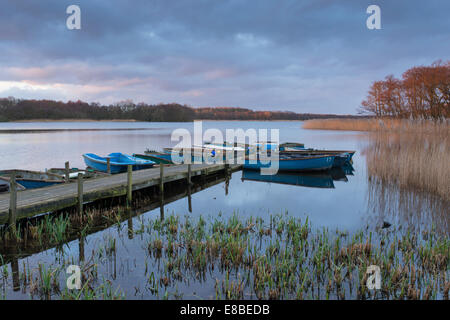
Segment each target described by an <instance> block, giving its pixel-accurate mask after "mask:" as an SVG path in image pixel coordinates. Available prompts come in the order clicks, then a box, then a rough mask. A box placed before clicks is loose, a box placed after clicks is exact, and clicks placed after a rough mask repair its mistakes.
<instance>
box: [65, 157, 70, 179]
mask: <svg viewBox="0 0 450 320" xmlns="http://www.w3.org/2000/svg"><path fill="white" fill-rule="evenodd" d="M64 166H65V178H66V182H69V180H70V164H69V161H66V163H65V165H64Z"/></svg>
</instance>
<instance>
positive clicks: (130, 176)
mask: <svg viewBox="0 0 450 320" xmlns="http://www.w3.org/2000/svg"><path fill="white" fill-rule="evenodd" d="M132 200H133V166H132V165H131V164H129V165H128V171H127V206H131V202H132Z"/></svg>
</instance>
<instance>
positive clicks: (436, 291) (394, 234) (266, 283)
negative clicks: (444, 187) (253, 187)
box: [0, 212, 450, 299]
mask: <svg viewBox="0 0 450 320" xmlns="http://www.w3.org/2000/svg"><path fill="white" fill-rule="evenodd" d="M116 213H117V214H118V212H116ZM139 218H140V219H139V221H137V222H138V225H137V226H135V228H134V230H132V231H131V232H132V233H133V235H135V236H136V237H139V239H140V243H141V249H142V250H143V255H142V259H139V264H140V266H141V267H140V268H139V270H140V272H141V273H140V275H139V281H140V282H139V283H140V284H141V283H142V281H143V282H145V284H144V288H141V287H140V286H139V288H138V287H135V289H133V292H122V290H121V289H120V285H118V284H117V283H116V282H115V280H116V277H117V276H116V272H115V271H114V273H113V274H114V275H111V274H109V272H105V269H106V270H111V269H114V270H116V266H115V264H116V261H117V259H116V258H115V257H116V255H120V250H124V253H125V254H126V252H128V251H127V249H126V248H125V249H123V248H122V247H121V246H123V241H124V239H116V237H115V236H113V235H111V234H104V235H103V241H100V242H99V243H97V244H96V247H95V249H94V250H92V253H91V257H90V258H89V259H86V260H84V259H83V260H82V261H79V262H78V261H74V257H72V256H67V255H66V253H65V252H64V247H61V249H60V251H59V253H58V257H57V258H55V263H54V264H52V265H45V264H43V263H38V265H37V266H34V267H31V266H30V265H29V261H25V260H23V266H22V267H21V268H20V269H22V270H23V271H22V272H19V273H20V275H19V276H18V277H19V279H20V285H21V288H22V292H23V293H24V294H28V295H29V296H30V297H31V298H38V299H123V298H125V297H126V296H127V294H130V295H132V294H133V293H134V294H136V292H140V293H141V294H142V296H144V297H146V298H155V299H180V298H183V297H185V296H187V297H190V298H192V297H196V298H202V299H203V298H207V299H448V293H449V289H450V271H449V267H450V241H449V239H448V237H447V236H441V235H439V234H438V233H436V230H435V229H433V228H431V229H429V230H424V231H423V232H421V233H416V232H413V231H411V230H410V229H407V228H403V229H401V230H400V228H399V229H392V230H390V229H380V228H377V229H375V230H370V229H369V228H363V229H362V230H360V231H356V232H352V233H351V234H350V233H349V232H347V231H345V230H329V229H326V228H322V229H315V228H313V226H312V225H311V223H310V222H309V221H308V219H307V218H306V220H302V219H298V218H294V217H291V216H289V215H288V213H284V214H275V215H270V216H269V217H268V218H267V219H263V218H260V217H258V218H255V217H252V216H250V217H247V218H242V217H239V216H238V215H237V214H233V215H227V216H225V215H222V214H220V213H219V214H218V215H217V216H214V217H211V216H209V217H203V216H199V217H198V218H195V219H194V218H191V217H189V216H184V217H183V218H182V217H180V216H178V215H174V214H172V215H169V216H167V217H166V218H165V219H160V218H155V217H151V218H148V219H144V218H143V217H139ZM57 219H58V222H56V224H57V225H58V226H56V227H55V228H53V229H52V230H55V229H56V230H59V229H62V228H64V226H68V225H69V224H70V223H69V218H68V217H59V218H57ZM117 220H118V219H117ZM43 224H44V225H45V226H48V227H49V223H48V222H46V221H44V222H43ZM45 228H47V227H45ZM121 229H122V228H121V227H120V225H118V234H119V237H122V234H121V232H120V230H121ZM129 232H130V230H127V232H126V233H125V234H127V235H128V237H129V236H130V234H129ZM1 260H2V257H1V256H0V261H1ZM111 261H114V267H112V266H111V265H109V266H107V267H106V268H105V267H104V266H103V265H104V264H105V263H106V264H108V263H111ZM74 263H79V264H80V267H81V270H82V289H81V290H67V289H66V288H65V281H66V274H65V269H66V267H67V266H68V265H70V264H74ZM135 263H136V262H135ZM371 265H377V266H379V267H380V270H381V279H382V281H381V289H379V290H371V289H368V287H367V280H368V277H369V274H368V273H367V268H368V267H369V266H371ZM102 266H103V267H102ZM123 268H124V266H119V267H118V268H117V269H118V270H121V269H122V270H123ZM102 270H103V271H102ZM19 271H20V270H19ZM134 275H135V276H137V274H136V273H134ZM10 276H11V275H10V274H9V272H8V268H5V267H4V266H3V267H1V268H0V283H5V282H6V283H7V282H8V279H9V277H10ZM125 276H126V275H125ZM5 279H6V281H5ZM195 283H198V284H200V285H201V287H202V288H204V289H205V288H209V290H208V292H210V294H208V295H207V296H198V295H196V294H195V292H192V290H195V289H192V288H193V284H195ZM194 288H195V285H194ZM0 292H3V293H2V294H3V296H2V297H3V298H7V296H6V293H5V292H6V291H5V290H3V291H1V290H0Z"/></svg>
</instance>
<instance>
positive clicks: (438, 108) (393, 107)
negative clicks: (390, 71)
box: [361, 61, 450, 120]
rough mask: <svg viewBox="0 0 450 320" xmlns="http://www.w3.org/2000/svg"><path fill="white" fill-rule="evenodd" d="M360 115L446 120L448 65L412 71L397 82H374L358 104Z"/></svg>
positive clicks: (449, 83)
mask: <svg viewBox="0 0 450 320" xmlns="http://www.w3.org/2000/svg"><path fill="white" fill-rule="evenodd" d="M361 105H362V107H361V110H362V112H363V113H366V114H371V115H375V116H377V117H386V116H388V117H394V118H413V119H433V120H439V119H445V118H450V61H447V62H446V63H442V62H441V61H438V62H435V63H433V64H432V65H431V66H420V67H413V68H411V69H409V70H406V72H404V73H403V75H402V78H401V79H397V78H395V77H394V76H392V75H389V76H387V77H386V78H385V80H384V81H375V82H373V83H372V86H371V87H370V90H369V93H368V95H367V98H366V99H365V100H364V101H363V102H362V103H361Z"/></svg>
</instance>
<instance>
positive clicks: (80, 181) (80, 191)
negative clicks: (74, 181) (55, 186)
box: [78, 172, 83, 216]
mask: <svg viewBox="0 0 450 320" xmlns="http://www.w3.org/2000/svg"><path fill="white" fill-rule="evenodd" d="M78 213H79V214H80V216H81V215H82V214H83V174H82V173H81V172H78Z"/></svg>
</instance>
